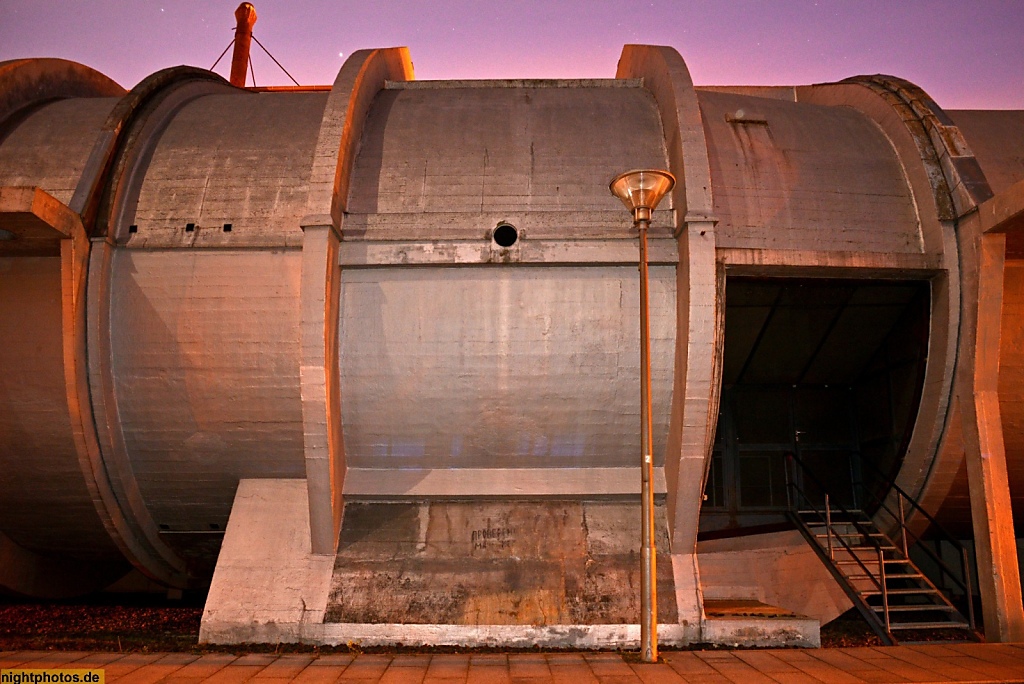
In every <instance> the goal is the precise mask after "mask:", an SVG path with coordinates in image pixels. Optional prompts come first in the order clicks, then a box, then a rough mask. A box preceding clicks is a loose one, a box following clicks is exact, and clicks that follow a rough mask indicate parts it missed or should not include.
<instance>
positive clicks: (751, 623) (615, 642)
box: [199, 480, 818, 649]
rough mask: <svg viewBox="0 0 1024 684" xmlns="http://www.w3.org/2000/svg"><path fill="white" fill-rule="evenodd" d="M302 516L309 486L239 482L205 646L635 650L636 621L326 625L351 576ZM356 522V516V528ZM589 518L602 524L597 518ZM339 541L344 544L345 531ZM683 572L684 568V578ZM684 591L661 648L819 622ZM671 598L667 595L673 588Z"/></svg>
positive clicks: (788, 642)
mask: <svg viewBox="0 0 1024 684" xmlns="http://www.w3.org/2000/svg"><path fill="white" fill-rule="evenodd" d="M308 511H309V509H308V499H307V491H306V483H305V480H243V481H241V482H240V483H239V487H238V492H237V494H236V496H235V502H234V505H233V507H232V510H231V518H230V520H229V522H228V527H227V530H226V532H225V536H224V544H223V546H222V548H221V552H220V557H219V558H218V560H217V568H216V571H215V572H214V576H213V582H212V584H211V587H210V593H209V597H208V599H207V603H206V608H205V610H204V611H203V619H202V625H201V628H200V633H199V641H200V642H201V643H213V644H237V643H309V644H323V645H342V644H353V645H360V646H389V645H398V644H404V645H407V646H410V645H446V646H466V647H474V646H480V647H509V648H529V647H534V646H539V647H544V648H567V649H606V648H619V649H636V648H639V644H640V626H639V625H638V624H601V623H597V621H595V623H594V624H542V625H538V624H458V623H449V624H432V623H423V624H408V623H404V624H402V623H398V622H396V621H387V622H384V621H380V622H375V623H366V622H344V621H338V622H325V617H329V613H330V607H331V605H332V604H331V601H332V600H334V601H337V600H338V599H337V591H334V592H333V594H334V598H333V599H332V587H333V589H334V590H337V589H338V586H337V583H338V582H339V581H342V580H344V579H345V577H347V575H346V574H345V573H342V574H340V575H339V573H338V563H339V561H340V559H344V558H345V556H344V554H339V555H338V556H333V555H314V554H313V553H312V552H311V551H310V549H311V545H310V533H309V512H308ZM448 513H451V511H448ZM356 519H357V518H355V517H354V518H353V521H352V522H353V524H354V522H355V521H356ZM593 519H594V520H598V519H599V516H598V517H594V518H593ZM357 527H358V526H357ZM467 529H470V528H467ZM510 529H511V527H510ZM596 530H597V527H595V528H594V529H591V530H590V531H589V533H590V536H591V537H593V536H594V535H595V534H596ZM342 536H343V538H344V536H345V535H344V533H343V535H342ZM478 536H479V535H478ZM591 541H592V542H593V540H591ZM594 543H596V542H594ZM352 548H355V546H354V545H353V546H351V547H350V551H351V549H352ZM687 558H689V559H690V560H691V562H690V563H689V564H687V563H683V562H674V563H672V564H666V571H667V572H669V573H671V572H672V570H670V569H669V568H672V569H674V570H675V573H674V574H676V575H677V576H682V577H688V576H690V575H692V576H693V577H694V578H695V577H696V575H695V572H693V568H692V566H693V564H692V557H687ZM678 560H680V559H676V558H674V559H673V561H678ZM683 560H685V559H683ZM349 562H350V563H353V564H356V563H358V559H349ZM342 565H343V566H345V565H347V564H346V563H342ZM674 566H678V567H674ZM382 567H385V569H386V566H382ZM684 567H686V568H690V571H689V572H680V568H684ZM343 569H344V568H343ZM684 584H686V583H681V584H680V586H683V585H684ZM669 586H671V582H670V583H669ZM686 587H687V588H685V591H683V594H685V596H686V600H685V601H682V602H681V603H682V604H683V605H684V606H686V609H685V610H683V611H681V619H680V621H679V623H673V624H662V625H660V626H659V627H658V639H659V642H660V643H661V644H664V645H666V646H683V645H686V644H691V643H699V642H715V643H725V644H736V643H739V644H744V645H759V646H767V645H771V646H817V645H818V639H817V634H818V631H817V626H818V625H817V621H816V620H808V619H805V618H799V617H797V618H784V619H781V620H780V619H778V618H771V619H764V618H755V619H730V620H711V619H708V620H702V619H701V617H700V613H699V609H695V608H694V607H693V606H694V601H695V597H696V596H697V592H696V587H695V586H693V582H690V583H689V584H686ZM481 591H483V589H481ZM667 595H668V596H671V595H672V592H671V591H669V592H668V594H667ZM666 612H674V611H666ZM335 619H337V618H335ZM790 623H792V624H790ZM804 623H807V624H804Z"/></svg>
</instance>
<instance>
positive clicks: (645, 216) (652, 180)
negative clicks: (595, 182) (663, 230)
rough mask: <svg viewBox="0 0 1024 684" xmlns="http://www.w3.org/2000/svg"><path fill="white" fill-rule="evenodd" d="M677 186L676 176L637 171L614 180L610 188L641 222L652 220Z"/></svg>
mask: <svg viewBox="0 0 1024 684" xmlns="http://www.w3.org/2000/svg"><path fill="white" fill-rule="evenodd" d="M675 184H676V178H675V176H673V175H672V174H671V173H669V172H668V171H660V170H658V169H636V170H633V171H626V172H625V173H621V174H619V175H618V176H616V177H615V178H613V179H612V182H611V183H610V184H609V185H608V188H609V189H610V190H611V191H612V194H613V195H615V196H616V197H618V198H619V199H620V200H622V203H623V204H625V205H626V208H627V209H629V212H630V213H631V214H633V219H634V220H637V221H639V220H650V218H651V212H652V211H654V209H655V207H657V206H658V202H660V201H661V198H662V197H664V196H665V193H667V192H668V191H669V190H671V189H672V186H674V185H675Z"/></svg>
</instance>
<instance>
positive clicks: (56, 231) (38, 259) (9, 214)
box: [0, 59, 127, 597]
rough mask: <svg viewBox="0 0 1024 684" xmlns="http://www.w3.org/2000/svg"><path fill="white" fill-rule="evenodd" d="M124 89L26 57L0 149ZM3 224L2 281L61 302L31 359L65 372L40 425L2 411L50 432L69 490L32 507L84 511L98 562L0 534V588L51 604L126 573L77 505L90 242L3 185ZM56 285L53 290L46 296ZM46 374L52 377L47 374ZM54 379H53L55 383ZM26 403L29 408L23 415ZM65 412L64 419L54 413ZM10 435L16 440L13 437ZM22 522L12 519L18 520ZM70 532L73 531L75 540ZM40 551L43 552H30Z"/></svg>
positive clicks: (1, 98) (8, 85) (85, 451)
mask: <svg viewBox="0 0 1024 684" xmlns="http://www.w3.org/2000/svg"><path fill="white" fill-rule="evenodd" d="M124 92H125V91H124V89H123V88H121V87H120V86H119V85H117V84H116V83H115V82H114V81H112V80H110V79H109V78H107V77H106V76H104V75H103V74H100V73H99V72H97V71H94V70H92V69H90V68H88V67H85V66H83V65H81V64H77V63H75V62H70V61H67V60H61V59H28V60H13V61H8V62H3V63H0V122H2V123H0V143H2V140H3V139H4V138H5V137H7V135H8V134H9V133H10V132H11V131H12V130H14V129H15V128H17V126H18V125H19V124H20V123H22V122H23V121H25V120H26V119H28V118H29V117H31V116H32V115H33V113H34V112H36V111H37V110H38V109H39V108H40V107H42V106H44V105H46V104H47V103H52V102H54V101H58V100H72V99H75V100H77V99H80V98H110V97H117V96H120V95H123V94H124ZM73 168H77V166H76V167H73ZM36 173H37V174H41V175H39V177H38V178H35V179H33V181H34V182H35V183H37V184H39V185H43V186H48V187H51V188H52V187H54V183H56V184H58V185H63V182H62V181H59V180H55V179H54V178H49V177H47V175H46V171H45V170H44V169H42V168H37V169H36ZM92 175H93V174H92V171H91V169H90V168H89V166H88V164H86V165H85V167H84V169H83V170H82V172H81V174H80V176H79V178H78V181H79V182H81V181H82V180H84V179H90V178H91V177H92ZM0 224H2V225H3V226H4V227H5V230H6V229H9V231H8V232H10V233H12V234H13V235H14V236H15V239H14V240H12V241H10V242H5V243H3V245H2V246H0V259H2V260H4V261H7V262H8V264H7V265H8V267H10V269H12V270H8V273H9V274H11V273H12V271H13V272H14V273H18V272H20V273H21V274H22V275H21V276H12V278H16V279H19V280H20V281H21V282H22V284H23V286H24V287H25V288H27V291H26V290H24V289H23V290H22V292H23V294H28V295H29V299H30V300H33V299H36V298H41V300H40V301H39V302H37V303H38V304H41V303H42V301H43V300H48V299H51V298H55V299H56V300H57V301H58V302H59V309H58V310H55V311H54V310H51V313H52V314H55V316H54V317H53V318H51V319H50V320H49V324H50V326H51V327H50V328H49V330H50V331H51V332H52V333H54V335H55V336H56V339H51V340H49V341H43V340H37V341H36V343H34V344H33V345H32V347H33V348H34V349H35V351H34V352H32V353H31V354H30V356H31V357H38V356H40V355H41V356H43V357H44V358H43V363H47V361H49V362H50V363H53V364H54V365H55V366H56V367H57V368H61V369H63V383H61V384H62V385H63V395H64V397H63V398H64V401H63V402H62V403H63V411H61V410H60V409H56V406H59V405H60V404H59V403H57V394H56V393H54V395H53V397H52V399H53V400H54V404H53V406H54V407H55V411H52V412H51V413H50V418H49V419H44V421H43V422H42V423H40V422H38V418H40V417H42V416H37V417H36V418H31V417H30V414H31V411H30V413H29V414H24V411H21V410H19V408H18V405H17V403H18V402H15V403H14V404H8V406H7V407H6V411H8V412H11V413H14V414H16V415H17V414H24V415H22V416H21V419H19V421H20V422H23V421H24V420H29V422H30V423H32V422H35V424H36V427H35V428H34V430H33V431H34V432H35V431H39V432H44V433H48V434H49V435H50V436H49V438H48V439H49V440H50V444H51V450H50V452H49V454H48V456H47V460H48V462H52V463H53V464H54V465H56V463H57V462H56V461H53V459H54V458H57V459H63V460H61V461H60V463H61V465H59V466H57V467H55V468H54V469H53V470H54V471H64V472H65V474H66V476H67V478H68V481H66V482H63V483H62V487H63V488H64V489H65V490H66V491H64V492H63V493H57V492H53V493H52V494H47V493H46V488H43V489H41V490H39V493H38V500H37V501H36V502H35V503H36V505H42V506H43V510H42V511H40V514H41V515H43V516H44V517H45V516H46V515H47V514H46V513H45V509H47V508H49V507H50V506H51V505H57V506H59V505H60V504H63V508H65V509H75V508H82V509H83V510H82V511H81V514H80V515H78V516H76V517H75V520H74V525H75V526H76V530H75V531H77V532H78V533H80V534H81V535H82V536H84V537H86V538H88V539H95V541H96V542H97V548H96V549H95V554H97V555H96V556H95V557H94V558H93V559H91V560H92V561H93V562H90V563H88V565H89V566H91V567H90V569H89V570H87V571H84V572H83V570H82V568H81V566H80V565H78V564H77V563H69V562H68V561H67V560H62V559H60V558H58V557H56V556H55V555H53V554H57V553H60V552H61V551H64V550H65V549H63V548H60V546H61V544H60V542H59V541H57V542H56V544H57V547H56V548H55V547H53V546H52V544H53V542H54V540H56V539H58V538H59V536H60V534H61V533H60V532H59V531H56V530H55V532H54V534H52V535H46V534H44V535H43V537H44V539H41V540H35V539H24V538H23V539H21V541H20V543H19V542H17V541H15V540H14V539H12V538H11V537H10V536H9V535H8V534H5V533H4V532H0V542H2V543H0V548H2V550H0V556H2V558H3V562H0V590H6V591H10V592H14V593H18V594H25V595H31V596H49V597H56V596H65V595H73V594H78V593H83V592H86V591H90V590H94V589H96V588H99V587H101V586H103V585H104V584H106V583H109V582H110V581H112V580H114V579H116V577H117V575H118V574H119V573H123V572H124V571H125V570H126V569H127V568H126V566H125V565H124V561H123V560H122V559H121V558H120V555H119V554H118V553H117V551H116V550H115V549H114V548H113V547H112V545H110V543H109V539H105V538H104V537H105V535H106V534H107V533H109V532H110V527H109V525H108V524H107V522H108V521H107V520H105V519H103V516H102V515H100V518H99V519H95V518H92V517H91V516H90V515H89V512H88V511H87V510H85V508H84V506H83V504H84V499H85V498H88V499H90V500H91V501H93V502H95V500H96V496H97V495H96V488H95V486H94V483H93V482H92V480H91V478H90V472H89V467H88V464H89V460H90V459H89V452H90V447H91V446H92V445H93V444H94V442H95V440H94V434H95V431H94V429H93V426H92V418H91V415H90V403H89V392H88V385H87V382H86V372H85V366H84V363H85V354H84V343H85V325H84V323H85V308H86V307H85V286H86V268H85V266H86V264H87V262H88V254H89V241H88V236H87V235H86V232H85V230H84V227H83V226H82V223H81V221H80V218H79V216H78V214H77V212H75V211H74V210H71V209H69V208H68V207H67V206H66V205H65V204H63V203H62V202H61V201H60V200H58V199H57V198H55V197H54V196H52V195H51V194H49V193H48V192H46V191H45V190H43V189H41V188H40V187H38V186H35V187H18V188H14V187H7V188H0ZM25 257H28V259H26V258H25ZM51 257H55V259H54V258H51ZM54 262H55V263H54ZM10 284H12V285H13V284H14V283H13V282H11V283H10ZM54 286H55V287H56V292H54V291H53V290H54ZM9 303H10V304H11V305H12V306H15V307H17V304H16V303H15V301H14V300H9ZM32 308H33V309H34V310H35V309H38V310H39V312H40V314H39V317H40V319H44V320H45V319H47V318H48V316H46V315H45V314H43V313H42V312H43V311H44V310H45V309H47V308H49V307H46V306H42V307H38V306H36V305H32ZM8 313H13V312H8ZM54 324H56V325H55V326H54ZM40 332H41V331H40ZM12 343H13V340H12ZM54 343H56V344H54ZM37 345H38V346H37ZM43 348H47V349H49V350H51V351H54V352H55V351H57V350H58V349H59V350H60V351H59V355H57V354H54V355H53V358H48V357H47V354H46V353H45V351H43V352H41V350H42V349H43ZM26 360H27V358H26ZM51 368H52V366H51ZM48 373H49V374H51V375H52V371H48ZM52 379H53V380H56V376H54V377H53V378H52ZM43 384H45V382H44V383H43ZM33 386H34V387H35V388H36V391H33V392H29V393H28V396H25V397H22V399H23V400H27V401H28V402H29V403H31V402H32V401H34V400H40V399H42V397H43V396H45V391H43V394H42V395H40V394H39V391H40V390H42V387H41V386H38V385H35V383H33ZM58 386H59V385H58V384H57V383H53V386H52V389H53V390H57V387H58ZM12 399H13V398H12ZM26 406H28V405H27V404H26V405H24V406H23V407H22V408H25V407H26ZM62 412H63V413H64V415H60V414H61V413H62ZM26 426H27V425H25V424H23V425H22V427H26ZM9 434H11V436H12V438H14V439H17V438H16V437H15V436H14V433H9ZM7 446H8V447H9V448H10V449H17V448H18V445H16V444H14V443H10V444H8V445H7ZM17 460H18V459H16V461H17ZM72 462H77V467H72ZM6 467H9V468H11V469H12V470H16V471H24V472H22V473H21V474H20V475H19V474H15V475H14V476H13V480H12V485H13V484H14V482H21V483H22V485H28V486H31V485H29V483H30V482H31V481H32V478H33V477H34V476H33V475H32V469H33V466H32V465H26V466H24V467H18V466H17V465H16V463H15V462H12V463H10V464H8V465H7V466H6ZM76 471H77V473H76ZM8 472H9V473H10V472H11V471H8ZM51 477H52V478H56V477H59V475H58V474H57V472H52V473H51ZM78 477H82V478H83V480H82V481H81V482H78V481H76V480H77V479H78ZM26 478H27V479H26ZM55 497H56V499H59V500H60V504H58V502H57V501H56V500H53V499H54V498H55ZM22 503H23V504H25V505H28V506H29V507H31V505H32V504H30V503H29V502H22ZM23 515H24V514H15V519H17V518H20V517H23ZM30 515H31V514H30ZM58 515H60V514H58ZM12 524H14V525H15V526H18V523H17V522H14V521H12ZM100 530H103V532H101V531H100ZM69 531H70V530H69ZM75 531H70V532H71V533H72V534H74V533H75ZM54 535H56V536H54ZM21 536H23V535H21ZM45 537H51V540H50V544H51V546H49V547H48V546H47V544H48V542H47V541H46V539H45ZM37 544H41V545H40V546H38V547H37ZM92 552H93V550H89V551H88V552H86V553H87V554H91V553H92ZM71 555H75V552H74V551H72V554H71Z"/></svg>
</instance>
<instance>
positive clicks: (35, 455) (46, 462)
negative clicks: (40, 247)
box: [0, 257, 121, 564]
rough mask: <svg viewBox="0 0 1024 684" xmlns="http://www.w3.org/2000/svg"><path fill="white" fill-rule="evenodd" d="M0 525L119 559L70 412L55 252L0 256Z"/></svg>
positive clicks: (16, 536) (65, 548) (45, 546)
mask: <svg viewBox="0 0 1024 684" xmlns="http://www.w3.org/2000/svg"><path fill="white" fill-rule="evenodd" d="M0 340H2V341H3V354H2V357H0V435H2V436H3V441H2V443H0V448H2V451H0V456H2V459H3V464H4V465H3V467H2V468H0V492H2V496H0V531H2V532H4V533H6V534H7V535H8V536H9V537H10V538H11V539H12V540H14V541H15V542H17V543H18V544H20V545H21V546H24V547H25V548H27V549H31V550H34V551H38V552H42V553H44V554H56V553H60V554H67V555H68V556H71V557H73V558H77V559H80V560H87V561H90V562H100V563H113V564H118V563H120V562H121V556H120V553H119V552H118V551H117V547H116V546H115V545H114V543H113V541H111V539H110V537H109V536H108V535H107V533H106V530H105V529H104V527H103V524H102V522H101V521H100V519H99V516H98V514H97V513H96V509H95V507H94V505H93V502H92V497H91V495H90V493H89V491H88V489H87V488H86V484H85V478H84V476H83V475H82V470H81V467H80V465H79V462H78V454H77V452H76V450H75V445H74V438H73V435H72V432H71V423H70V419H69V416H68V400H67V388H66V384H65V376H64V356H63V354H64V352H63V336H62V330H61V272H60V258H59V257H52V258H50V257H38V258H37V257H16V258H0Z"/></svg>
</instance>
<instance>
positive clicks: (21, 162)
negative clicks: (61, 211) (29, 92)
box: [0, 97, 117, 204]
mask: <svg viewBox="0 0 1024 684" xmlns="http://www.w3.org/2000/svg"><path fill="white" fill-rule="evenodd" d="M116 104H117V98H106V97H97V98H75V99H67V100H58V101H56V102H48V103H46V104H42V105H40V106H38V108H36V109H35V110H34V111H32V112H31V113H23V114H21V116H23V117H24V119H23V120H22V121H21V122H19V123H18V125H17V126H16V127H15V128H14V129H13V130H11V131H9V132H7V134H6V135H4V134H3V133H0V186H3V185H18V186H30V185H34V186H37V187H40V188H42V189H43V190H46V191H47V192H48V193H50V194H51V195H53V196H54V197H56V198H57V199H59V200H60V201H61V202H64V203H65V204H68V203H70V201H71V197H72V195H74V192H75V188H77V187H78V183H79V181H80V180H81V178H82V172H83V170H84V169H85V165H86V162H87V161H88V159H89V153H90V152H92V147H93V143H94V142H95V140H96V136H97V134H98V133H99V130H100V127H101V126H102V125H103V123H104V121H106V118H107V115H109V114H110V110H111V109H113V108H114V105H116Z"/></svg>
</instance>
